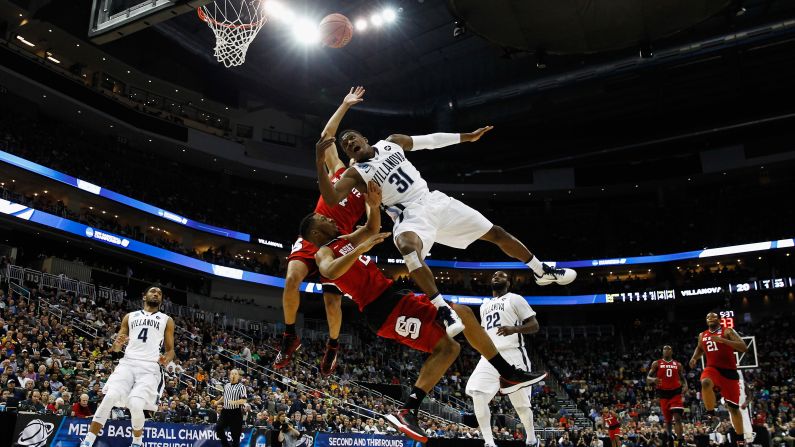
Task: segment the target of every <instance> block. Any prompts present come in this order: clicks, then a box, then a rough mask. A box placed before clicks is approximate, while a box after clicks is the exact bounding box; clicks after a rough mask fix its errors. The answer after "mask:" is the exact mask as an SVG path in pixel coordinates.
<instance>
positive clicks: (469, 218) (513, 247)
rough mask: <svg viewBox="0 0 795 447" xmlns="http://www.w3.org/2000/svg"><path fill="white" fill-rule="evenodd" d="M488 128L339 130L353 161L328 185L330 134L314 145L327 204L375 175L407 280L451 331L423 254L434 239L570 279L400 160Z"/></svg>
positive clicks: (457, 322) (450, 316)
mask: <svg viewBox="0 0 795 447" xmlns="http://www.w3.org/2000/svg"><path fill="white" fill-rule="evenodd" d="M491 129H492V126H486V127H482V128H480V129H478V130H476V131H474V132H471V133H461V134H458V133H434V134H430V135H421V136H408V135H399V134H394V135H390V136H389V137H388V138H387V139H386V140H380V141H378V142H377V143H375V144H374V145H372V146H371V145H370V144H368V140H367V138H365V137H364V136H363V135H362V134H361V133H360V132H358V131H356V130H345V131H343V132H342V133H341V134H340V141H341V145H342V150H343V151H344V152H345V155H347V157H348V158H352V159H354V160H355V161H356V164H354V165H353V166H351V167H350V168H348V169H347V170H346V171H345V173H344V174H343V175H342V177H341V178H340V180H339V181H337V182H336V183H334V184H332V183H331V180H329V178H328V174H327V172H326V168H325V164H324V160H325V151H326V150H328V149H329V148H330V147H333V146H334V145H333V144H331V142H333V140H334V139H333V138H329V139H327V140H325V141H320V142H318V144H317V153H316V156H315V158H316V161H317V163H316V164H317V179H318V182H319V185H320V193H321V194H322V195H323V200H324V201H326V203H337V202H339V201H340V200H342V199H344V198H345V197H347V195H348V193H350V191H351V190H352V189H353V188H356V189H358V190H359V191H366V190H367V182H369V181H370V180H373V181H375V182H376V183H377V184H378V186H380V187H381V190H382V200H381V202H382V205H383V206H384V208H385V210H386V212H387V214H388V215H389V216H390V217H391V218H392V220H393V221H394V226H393V228H392V235H393V238H394V240H395V245H396V246H397V248H398V250H399V251H400V254H401V255H403V259H404V261H405V263H406V267H407V268H408V270H409V275H410V276H411V279H412V280H413V281H414V282H415V283H416V284H417V286H418V287H419V288H420V289H422V291H423V292H424V293H425V294H426V295H428V297H429V298H430V299H431V302H432V303H433V304H434V305H435V306H436V307H437V308H439V310H440V311H442V312H441V313H440V317H441V318H442V320H443V321H444V324H445V326H447V333H448V334H449V335H450V336H451V337H453V336H455V335H457V334H458V333H459V332H461V331H462V330H463V329H464V325H463V324H462V323H461V319H460V318H458V315H456V314H455V312H454V311H452V309H450V307H449V306H448V305H447V304H446V303H445V302H444V298H443V297H442V295H440V294H439V290H438V289H437V287H436V282H435V280H434V277H433V272H431V269H429V268H428V265H427V264H425V257H426V256H427V255H428V253H429V252H430V250H431V247H432V246H433V244H434V243H436V242H438V243H440V244H443V245H447V246H449V247H454V248H461V249H463V248H466V247H468V246H469V244H471V243H472V242H475V241H476V240H484V241H489V242H491V243H493V244H496V245H497V246H498V247H500V249H501V250H502V251H503V252H504V253H505V254H506V255H508V256H511V257H512V258H515V259H518V260H519V261H522V262H523V263H525V264H527V266H528V267H530V269H532V270H533V273H534V274H535V277H536V284H538V285H542V286H543V285H547V284H552V283H557V284H561V285H565V284H569V283H570V282H572V281H574V279H575V278H576V277H577V273H576V272H575V271H574V270H571V269H559V268H555V267H553V266H550V265H548V264H545V263H542V262H541V261H539V260H538V258H537V257H535V256H534V255H533V254H532V253H531V252H530V250H528V249H527V247H525V246H524V244H522V242H520V241H519V240H518V239H516V238H515V237H513V236H512V235H511V234H510V233H508V232H507V231H505V230H504V229H503V228H502V227H500V226H498V225H494V224H492V223H491V222H490V221H489V220H488V219H486V217H485V216H483V215H482V214H480V213H479V212H478V211H476V210H474V209H472V208H470V207H469V206H467V205H465V204H464V203H462V202H460V201H458V200H456V199H454V198H452V197H449V196H448V195H447V194H444V193H443V192H440V191H431V190H430V189H428V184H427V183H426V182H425V180H424V179H423V178H422V176H421V175H420V173H419V171H417V168H415V167H414V165H413V164H412V163H411V162H410V161H409V160H407V159H406V154H405V153H406V152H408V151H412V150H415V151H418V150H421V149H437V148H441V147H445V146H450V145H454V144H458V143H462V142H475V141H478V140H479V139H480V138H481V137H482V136H483V135H484V134H485V133H486V132H488V131H490V130H491Z"/></svg>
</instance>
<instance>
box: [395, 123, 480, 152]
mask: <svg viewBox="0 0 795 447" xmlns="http://www.w3.org/2000/svg"><path fill="white" fill-rule="evenodd" d="M491 129H494V126H486V127H481V128H480V129H477V130H475V131H474V132H466V133H443V132H440V133H432V134H429V135H415V136H408V135H401V134H393V135H390V136H389V137H388V138H387V139H386V141H389V142H390V143H395V144H397V145H398V146H400V147H402V148H403V150H404V151H411V150H414V151H419V150H422V149H439V148H441V147H447V146H452V145H454V144H458V143H473V142H475V141H478V140H479V139H480V137H482V136H483V135H484V134H485V133H486V132H488V131H490V130H491Z"/></svg>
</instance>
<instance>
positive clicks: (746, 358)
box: [701, 335, 759, 369]
mask: <svg viewBox="0 0 795 447" xmlns="http://www.w3.org/2000/svg"><path fill="white" fill-rule="evenodd" d="M740 338H742V339H743V341H744V342H745V344H746V345H747V346H748V350H747V351H745V352H736V351H735V352H734V358H735V359H736V360H737V369H751V368H759V356H758V355H757V353H756V337H755V336H753V335H749V336H745V335H743V336H741V337H740ZM704 359H705V357H704V356H702V357H701V369H704V367H705V366H706V365H705V364H704Z"/></svg>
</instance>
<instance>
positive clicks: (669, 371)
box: [657, 359, 682, 390]
mask: <svg viewBox="0 0 795 447" xmlns="http://www.w3.org/2000/svg"><path fill="white" fill-rule="evenodd" d="M681 367H682V364H681V363H679V362H677V361H676V360H671V361H670V362H669V361H666V360H665V359H660V360H657V379H658V382H657V388H658V389H661V390H675V389H677V388H679V387H681V386H682V383H681V382H679V371H681V369H680V368H681Z"/></svg>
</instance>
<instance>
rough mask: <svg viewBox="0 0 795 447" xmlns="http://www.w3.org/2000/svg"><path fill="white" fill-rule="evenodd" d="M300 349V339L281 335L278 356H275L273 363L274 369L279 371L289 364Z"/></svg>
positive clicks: (289, 335)
mask: <svg viewBox="0 0 795 447" xmlns="http://www.w3.org/2000/svg"><path fill="white" fill-rule="evenodd" d="M300 348H301V339H300V338H298V336H297V335H295V334H288V333H287V332H285V333H284V335H282V346H281V348H280V349H279V354H277V355H276V360H274V361H273V367H274V368H275V369H281V368H284V367H285V366H287V365H288V364H289V363H290V360H292V359H293V354H294V353H295V351H297V350H299V349H300Z"/></svg>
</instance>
